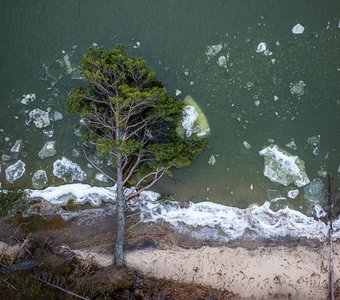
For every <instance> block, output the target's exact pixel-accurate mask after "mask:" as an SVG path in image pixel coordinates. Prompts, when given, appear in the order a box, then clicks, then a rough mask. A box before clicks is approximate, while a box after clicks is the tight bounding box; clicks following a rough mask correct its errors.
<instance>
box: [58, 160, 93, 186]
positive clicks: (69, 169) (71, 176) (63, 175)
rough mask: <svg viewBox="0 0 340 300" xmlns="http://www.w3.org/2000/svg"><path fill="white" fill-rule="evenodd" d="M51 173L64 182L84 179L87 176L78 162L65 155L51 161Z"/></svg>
mask: <svg viewBox="0 0 340 300" xmlns="http://www.w3.org/2000/svg"><path fill="white" fill-rule="evenodd" d="M53 175H54V176H56V177H58V178H60V179H63V180H64V181H65V182H74V181H84V180H85V179H86V177H87V175H86V173H85V172H84V171H83V170H82V169H81V167H80V166H79V165H78V164H76V163H74V162H72V161H71V160H69V159H67V158H66V157H62V158H61V159H58V160H56V161H55V162H54V163H53Z"/></svg>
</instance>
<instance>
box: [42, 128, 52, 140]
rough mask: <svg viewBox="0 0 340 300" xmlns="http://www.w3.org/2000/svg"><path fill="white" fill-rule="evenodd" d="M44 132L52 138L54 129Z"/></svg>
mask: <svg viewBox="0 0 340 300" xmlns="http://www.w3.org/2000/svg"><path fill="white" fill-rule="evenodd" d="M43 134H44V135H46V136H47V137H49V138H51V137H52V136H53V134H54V131H53V130H43Z"/></svg>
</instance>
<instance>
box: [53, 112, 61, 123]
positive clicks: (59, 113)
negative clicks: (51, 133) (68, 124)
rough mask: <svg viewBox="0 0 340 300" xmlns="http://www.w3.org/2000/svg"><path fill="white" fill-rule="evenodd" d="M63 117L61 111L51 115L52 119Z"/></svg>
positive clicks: (56, 119)
mask: <svg viewBox="0 0 340 300" xmlns="http://www.w3.org/2000/svg"><path fill="white" fill-rule="evenodd" d="M62 119H63V114H62V113H61V112H59V111H55V112H54V113H53V114H52V116H51V121H54V122H55V121H60V120H62Z"/></svg>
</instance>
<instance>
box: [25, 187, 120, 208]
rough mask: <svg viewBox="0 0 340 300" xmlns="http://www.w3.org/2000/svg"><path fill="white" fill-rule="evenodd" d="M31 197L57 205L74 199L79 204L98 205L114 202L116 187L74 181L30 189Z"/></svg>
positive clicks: (65, 203)
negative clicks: (41, 188) (39, 188)
mask: <svg viewBox="0 0 340 300" xmlns="http://www.w3.org/2000/svg"><path fill="white" fill-rule="evenodd" d="M29 197H30V198H38V199H39V198H41V199H44V200H46V201H49V202H51V203H53V204H56V205H62V206H63V205H67V203H68V202H69V201H70V200H71V199H72V200H74V201H75V203H77V204H85V203H90V204H91V205H92V206H95V207H98V206H100V205H101V203H102V201H105V202H114V201H115V199H116V188H115V187H109V188H102V187H92V186H90V185H88V184H81V183H73V184H65V185H61V186H57V187H48V188H46V189H44V190H31V191H29Z"/></svg>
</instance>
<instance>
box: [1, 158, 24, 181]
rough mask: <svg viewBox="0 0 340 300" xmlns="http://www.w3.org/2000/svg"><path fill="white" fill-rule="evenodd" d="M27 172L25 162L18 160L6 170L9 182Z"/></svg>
mask: <svg viewBox="0 0 340 300" xmlns="http://www.w3.org/2000/svg"><path fill="white" fill-rule="evenodd" d="M24 173H25V163H23V162H22V161H21V160H18V161H17V162H16V163H15V164H14V165H10V166H9V167H8V168H7V169H6V171H5V174H6V179H7V181H8V182H10V183H13V182H14V181H16V180H17V179H19V178H21V177H22V176H23V175H24Z"/></svg>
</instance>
